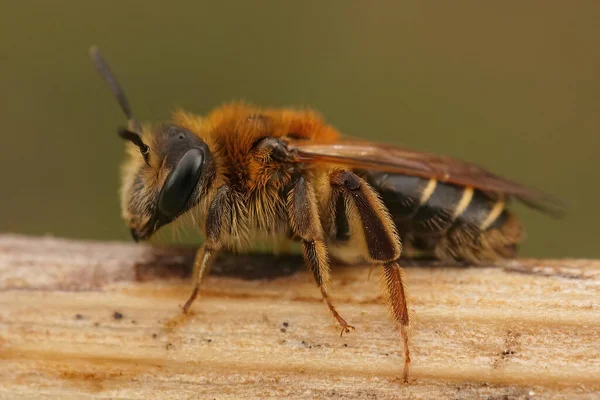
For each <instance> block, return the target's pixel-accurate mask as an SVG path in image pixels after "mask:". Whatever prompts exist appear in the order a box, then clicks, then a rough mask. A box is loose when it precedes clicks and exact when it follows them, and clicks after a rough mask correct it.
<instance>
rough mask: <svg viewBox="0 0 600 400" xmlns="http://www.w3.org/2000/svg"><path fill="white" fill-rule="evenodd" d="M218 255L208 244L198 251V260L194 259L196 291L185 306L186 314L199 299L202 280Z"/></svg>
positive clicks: (193, 291)
mask: <svg viewBox="0 0 600 400" xmlns="http://www.w3.org/2000/svg"><path fill="white" fill-rule="evenodd" d="M216 255H217V251H216V250H215V249H214V248H212V247H210V246H209V245H207V244H206V243H205V244H204V245H203V246H202V248H201V249H200V250H198V253H197V254H196V258H195V259H194V272H193V278H194V289H193V290H192V293H191V294H190V297H189V298H188V299H187V301H186V302H185V305H184V306H183V312H184V313H185V314H187V313H188V311H189V309H190V307H191V306H192V303H193V302H194V300H196V298H197V297H198V292H199V291H200V284H201V283H202V278H203V277H204V275H206V273H207V272H208V271H209V270H210V264H211V263H212V261H213V260H214V258H215V256H216Z"/></svg>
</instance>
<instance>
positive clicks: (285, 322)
mask: <svg viewBox="0 0 600 400" xmlns="http://www.w3.org/2000/svg"><path fill="white" fill-rule="evenodd" d="M282 325H283V326H285V327H286V328H287V327H288V326H289V325H290V324H289V323H288V322H287V321H284V322H283V324H282Z"/></svg>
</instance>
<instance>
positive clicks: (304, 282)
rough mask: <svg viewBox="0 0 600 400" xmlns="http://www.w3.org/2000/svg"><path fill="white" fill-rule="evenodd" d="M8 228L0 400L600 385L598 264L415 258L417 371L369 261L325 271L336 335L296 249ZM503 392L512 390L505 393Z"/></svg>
mask: <svg viewBox="0 0 600 400" xmlns="http://www.w3.org/2000/svg"><path fill="white" fill-rule="evenodd" d="M193 254H194V249H189V248H165V247H152V246H149V245H134V244H123V243H107V242H83V241H70V240H62V239H54V238H31V237H23V236H14V235H0V399H5V398H6V399H13V398H14V399H17V398H19V399H20V398H27V399H29V398H31V399H49V398H57V399H76V398H86V399H88V398H140V399H142V398H143V399H160V398H184V399H187V398H189V399H195V398H199V399H212V398H217V399H241V398H268V397H271V398H286V399H304V398H340V399H341V398H344V399H375V398H377V399H387V398H390V399H391V398H414V399H418V398H427V399H433V398H436V399H438V398H510V399H512V398H523V399H525V398H533V399H535V398H540V399H545V398H551V397H552V398H594V397H597V396H600V303H599V299H600V262H599V261H595V260H514V261H507V262H505V263H503V264H502V265H501V266H500V267H489V268H465V267H444V266H441V265H436V266H433V267H432V266H426V267H409V268H406V276H407V287H408V299H409V308H410V311H411V312H412V315H413V317H414V319H413V320H414V325H413V328H412V331H411V333H410V334H411V344H412V349H411V350H412V362H413V363H412V370H411V376H412V381H411V383H410V384H408V385H405V384H403V383H402V366H403V358H402V344H401V343H399V339H398V337H397V333H396V332H395V330H394V327H393V323H392V321H391V320H390V319H389V318H388V314H387V310H386V306H385V303H384V298H383V296H382V291H381V287H380V285H379V284H378V280H377V279H376V277H371V279H369V280H368V279H367V276H368V273H369V266H354V267H336V266H334V268H333V281H332V285H331V295H332V297H333V298H334V300H335V302H336V304H337V306H338V308H339V309H340V312H342V311H343V314H344V316H345V317H346V318H348V322H349V323H351V324H352V325H354V326H355V327H356V331H355V332H353V333H351V334H349V335H345V336H344V337H342V338H340V337H339V332H338V330H337V326H336V323H335V321H333V320H332V319H331V316H330V315H329V312H328V310H327V307H326V306H325V305H324V304H323V303H322V301H321V295H320V293H319V291H318V289H317V288H316V287H315V285H314V283H313V282H312V277H311V276H310V275H309V274H308V273H307V272H305V271H304V269H303V267H302V261H301V258H300V257H299V256H282V257H278V258H274V257H270V256H268V255H254V256H253V255H242V256H238V257H235V256H232V255H225V256H223V257H221V259H219V260H218V261H217V263H216V265H215V266H214V268H213V274H212V275H211V276H209V277H207V278H206V281H205V283H204V284H203V290H202V291H201V294H200V298H199V299H198V301H197V302H196V303H195V304H194V306H193V307H192V310H191V315H189V316H187V317H186V316H184V315H183V314H182V312H181V309H180V307H179V306H180V305H182V304H183V302H184V301H185V300H186V297H187V295H188V294H189V290H190V284H191V282H190V281H189V280H188V279H187V277H188V276H189V273H190V269H191V262H192V258H193ZM505 396H506V397H505Z"/></svg>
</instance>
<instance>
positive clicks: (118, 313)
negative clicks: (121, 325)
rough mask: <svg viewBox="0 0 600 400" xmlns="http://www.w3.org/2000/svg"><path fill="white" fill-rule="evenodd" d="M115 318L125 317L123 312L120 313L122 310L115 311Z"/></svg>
mask: <svg viewBox="0 0 600 400" xmlns="http://www.w3.org/2000/svg"><path fill="white" fill-rule="evenodd" d="M113 318H114V319H117V320H118V319H123V314H121V313H120V312H118V311H115V312H114V313H113Z"/></svg>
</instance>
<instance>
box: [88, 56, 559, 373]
mask: <svg viewBox="0 0 600 400" xmlns="http://www.w3.org/2000/svg"><path fill="white" fill-rule="evenodd" d="M90 56H91V58H92V60H93V62H94V64H95V65H96V67H97V69H98V71H99V72H100V75H101V76H102V78H104V80H105V81H106V82H107V83H108V85H109V86H110V88H111V90H112V92H113V93H114V95H115V96H116V98H117V100H118V102H119V104H120V106H121V109H122V110H123V112H124V113H125V115H126V116H127V118H128V120H129V122H128V126H127V127H126V128H122V129H120V130H119V131H118V134H119V136H121V137H122V138H123V139H125V140H126V142H127V143H126V146H127V152H128V158H127V160H126V161H125V163H124V165H123V167H122V187H121V207H122V217H123V219H124V220H125V222H126V224H127V225H128V226H129V228H130V229H131V235H132V236H133V238H134V239H135V240H136V241H138V240H145V239H148V238H150V236H152V235H153V234H154V233H155V232H156V231H157V230H159V229H160V228H161V227H163V226H165V225H168V224H171V223H173V222H174V221H175V220H178V219H180V218H181V217H182V216H184V215H188V216H190V217H191V218H192V220H193V221H194V224H195V226H196V227H197V229H198V230H200V231H201V233H202V234H203V236H204V244H203V246H202V247H201V249H200V250H199V251H198V253H197V255H196V258H195V261H194V272H193V279H194V286H193V291H192V292H191V295H190V296H189V298H188V300H187V302H186V303H185V305H184V307H183V310H184V312H187V311H188V310H189V309H190V306H191V305H192V303H193V302H194V299H196V297H197V296H198V292H199V290H200V284H201V281H202V277H203V276H204V275H205V274H206V273H207V272H208V270H209V269H210V265H211V263H212V262H213V260H214V259H215V257H216V256H217V253H218V252H219V251H220V250H233V251H236V250H244V249H248V248H249V247H250V246H251V245H252V243H253V242H256V241H271V242H273V241H275V242H277V241H282V240H283V241H285V240H293V239H295V240H298V241H299V242H300V243H301V246H302V254H303V258H304V261H305V263H306V266H307V267H308V269H309V270H310V272H312V274H313V275H314V279H315V281H316V283H317V286H318V287H319V289H320V291H321V294H322V296H323V299H324V301H325V303H326V304H327V306H328V307H329V310H330V311H331V313H332V314H333V316H334V317H335V319H336V320H337V322H338V323H339V325H340V327H341V330H342V333H344V332H349V331H350V330H351V329H353V327H352V326H351V325H349V324H348V323H347V322H346V320H345V319H344V318H342V316H341V315H340V314H339V313H338V312H337V311H336V308H335V307H334V305H333V304H332V302H331V299H330V297H329V295H328V291H327V288H328V284H329V281H330V257H332V258H335V259H338V260H341V261H345V262H356V261H363V262H364V261H366V262H368V263H370V264H371V265H375V266H380V267H381V268H382V270H383V277H384V282H385V285H386V295H387V298H388V301H389V305H390V310H391V314H392V318H393V320H394V322H395V324H396V326H397V328H398V329H399V331H400V336H401V338H402V341H403V345H404V358H405V364H404V380H405V381H406V380H407V379H408V368H409V364H410V351H409V346H408V332H407V328H408V326H409V313H408V310H407V305H406V296H405V287H404V278H403V271H402V268H401V267H400V265H399V264H398V259H399V257H400V253H401V249H402V244H403V245H404V246H405V247H408V248H410V249H412V250H416V251H418V252H420V253H421V254H425V255H429V256H431V257H434V258H436V259H441V260H464V261H468V262H470V263H482V262H485V261H488V260H494V259H498V258H504V257H512V256H514V255H515V254H516V249H517V245H518V243H519V242H520V241H521V240H522V236H523V235H522V228H521V225H520V223H519V221H518V219H517V218H516V217H515V215H514V214H513V213H511V212H510V211H509V210H508V209H507V207H506V206H507V203H508V201H509V200H512V199H516V200H519V201H521V202H523V203H525V204H527V205H529V206H532V207H535V208H538V209H540V210H544V211H548V212H558V211H560V208H561V206H560V204H559V203H557V202H556V201H555V200H554V199H552V198H551V197H549V196H547V195H545V194H543V193H541V192H538V191H536V190H533V189H530V188H526V187H524V186H522V185H520V184H517V183H514V182H511V181H508V180H506V179H503V178H501V177H499V176H496V175H493V174H491V173H489V172H487V171H485V170H483V169H481V168H479V167H477V166H475V165H473V164H469V163H465V162H462V161H458V160H455V159H451V158H448V157H444V156H438V155H433V154H426V153H422V152H417V151H412V150H408V149H404V148H400V147H396V146H391V145H387V144H379V143H373V142H368V141H361V140H357V139H352V138H349V137H347V136H343V135H341V134H340V133H339V132H338V131H337V130H336V129H335V128H333V127H332V126H330V125H328V124H327V123H326V122H325V121H324V120H323V119H322V118H321V117H320V116H319V115H318V114H317V113H315V112H313V111H309V110H295V109H265V108H257V107H254V106H251V105H247V104H243V103H231V104H227V105H224V106H222V107H219V108H216V109H215V110H213V111H211V112H210V113H208V114H207V115H206V116H198V115H195V114H192V113H189V112H185V111H177V112H175V113H174V114H173V116H172V121H170V122H167V123H162V124H159V125H154V126H142V125H141V124H140V123H139V122H138V121H137V120H136V119H135V118H134V116H133V114H132V112H131V109H130V107H129V104H128V102H127V99H126V97H125V94H124V92H123V90H122V89H121V87H120V85H119V84H118V83H117V80H116V78H115V76H114V75H113V73H112V72H111V71H110V69H109V67H108V64H107V63H106V61H105V60H104V59H103V58H102V56H101V55H100V53H99V52H98V49H97V48H95V47H93V48H92V49H91V50H90Z"/></svg>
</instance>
